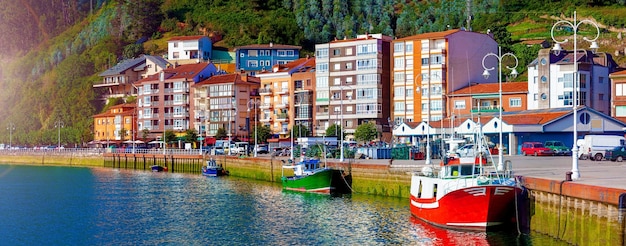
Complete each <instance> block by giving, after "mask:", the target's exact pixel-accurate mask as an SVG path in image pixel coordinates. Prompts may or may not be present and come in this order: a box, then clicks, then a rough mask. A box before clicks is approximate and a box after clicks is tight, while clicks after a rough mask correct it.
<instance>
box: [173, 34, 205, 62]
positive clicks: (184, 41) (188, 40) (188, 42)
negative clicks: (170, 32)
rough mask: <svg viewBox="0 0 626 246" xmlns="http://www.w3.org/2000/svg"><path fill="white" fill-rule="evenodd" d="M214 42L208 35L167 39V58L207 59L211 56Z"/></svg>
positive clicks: (181, 59) (182, 59)
mask: <svg viewBox="0 0 626 246" xmlns="http://www.w3.org/2000/svg"><path fill="white" fill-rule="evenodd" d="M212 50H213V44H212V43H211V39H209V38H208V37H207V36H179V37H173V38H171V39H170V40H168V41H167V59H168V60H169V61H170V62H174V61H181V62H182V63H181V64H184V63H188V62H185V61H189V60H192V61H195V62H201V61H207V60H209V59H210V58H211V53H212Z"/></svg>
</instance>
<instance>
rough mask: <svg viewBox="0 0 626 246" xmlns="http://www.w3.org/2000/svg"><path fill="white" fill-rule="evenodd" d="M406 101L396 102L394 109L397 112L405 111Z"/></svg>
mask: <svg viewBox="0 0 626 246" xmlns="http://www.w3.org/2000/svg"><path fill="white" fill-rule="evenodd" d="M404 105H405V104H404V103H403V102H396V103H394V104H393V111H395V112H404Z"/></svg>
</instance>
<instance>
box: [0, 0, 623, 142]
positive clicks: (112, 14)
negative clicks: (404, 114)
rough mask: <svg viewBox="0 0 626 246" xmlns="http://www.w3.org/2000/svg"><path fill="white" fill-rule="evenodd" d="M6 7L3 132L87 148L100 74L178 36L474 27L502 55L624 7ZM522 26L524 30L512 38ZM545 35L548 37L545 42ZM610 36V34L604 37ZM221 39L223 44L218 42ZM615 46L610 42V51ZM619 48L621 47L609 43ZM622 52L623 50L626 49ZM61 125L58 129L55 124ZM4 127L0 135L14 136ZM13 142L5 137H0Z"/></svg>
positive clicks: (170, 1) (36, 0) (353, 2)
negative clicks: (558, 21)
mask: <svg viewBox="0 0 626 246" xmlns="http://www.w3.org/2000/svg"><path fill="white" fill-rule="evenodd" d="M467 2H468V1H466V0H441V1H410V0H407V1H404V0H402V1H400V0H247V1H246V0H212V1H210V0H47V1H41V0H17V1H16V0H0V42H1V44H2V47H3V49H0V62H2V63H3V66H0V115H2V116H3V117H1V118H0V126H8V125H9V124H10V123H13V124H15V126H16V129H15V130H14V131H12V132H11V133H12V136H13V141H14V142H15V143H18V144H30V145H35V144H49V143H56V140H57V133H58V132H57V130H58V128H55V125H59V124H58V123H60V122H63V128H61V133H62V135H63V137H62V142H63V143H64V144H70V145H73V144H80V143H83V142H87V141H89V140H90V139H91V135H92V134H93V133H92V130H91V129H92V124H93V122H92V121H93V120H92V118H91V116H92V115H93V114H95V113H99V110H101V108H102V105H97V104H96V103H95V102H96V100H95V98H96V97H97V95H96V94H95V93H94V90H93V88H92V85H93V84H94V83H98V82H99V81H100V78H99V77H98V76H97V74H98V73H99V72H101V71H103V70H105V69H107V68H108V67H110V66H112V65H114V64H116V63H117V62H118V61H119V60H121V59H124V58H128V57H135V56H137V55H138V54H141V53H146V54H152V55H161V54H163V53H164V52H165V51H166V46H167V45H166V40H167V39H168V38H169V37H172V36H177V35H198V34H204V35H209V36H212V37H221V41H219V42H217V43H216V44H215V46H221V47H224V48H228V49H230V48H232V47H235V46H240V45H247V44H255V43H269V42H274V43H281V44H291V45H300V46H303V47H304V48H305V51H304V52H303V53H304V54H311V53H312V51H313V50H312V49H313V45H314V44H316V43H324V42H328V41H330V40H332V39H334V38H343V37H348V38H349V37H354V36H356V35H357V34H363V33H366V32H367V33H383V34H386V35H390V36H393V37H405V36H409V35H413V34H418V33H424V32H431V31H442V30H445V29H448V28H461V27H468V25H467V22H466V20H467V16H468V15H471V16H472V22H471V29H472V30H474V31H481V32H484V31H485V30H487V29H490V30H492V31H493V32H494V34H495V36H496V39H497V41H498V42H499V43H500V44H501V45H502V46H504V47H505V48H506V49H511V50H515V49H516V47H515V42H516V41H517V40H519V39H521V38H533V35H534V36H537V37H544V38H549V32H547V33H546V26H549V25H551V24H553V23H554V20H552V19H551V17H553V16H559V17H563V16H571V15H572V12H573V10H575V8H574V7H575V6H577V8H576V10H577V11H578V13H579V16H588V17H594V18H595V20H596V21H598V22H600V23H602V24H603V25H606V26H610V27H616V28H623V27H624V26H626V24H625V23H626V20H625V19H623V18H620V16H626V15H625V12H626V11H624V9H625V8H624V0H621V1H592V0H586V1H584V0H574V1H567V3H562V1H545V0H507V1H499V0H472V1H469V2H470V4H469V9H470V10H471V11H470V12H468V11H467V9H468V3H467ZM516 27H523V28H518V29H515V28H516ZM507 30H508V31H507ZM546 35H547V36H546ZM607 37H608V35H607ZM218 39H219V38H218ZM609 43H611V42H609ZM613 43H619V42H613ZM622 50H623V48H622ZM55 123H57V124H55ZM8 131H9V130H8V127H0V133H2V136H8V135H9V132H8ZM0 142H8V137H4V138H3V137H0Z"/></svg>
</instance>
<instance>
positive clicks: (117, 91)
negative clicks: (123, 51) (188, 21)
mask: <svg viewBox="0 0 626 246" xmlns="http://www.w3.org/2000/svg"><path fill="white" fill-rule="evenodd" d="M169 66H171V64H170V63H169V62H168V61H166V60H165V59H163V58H161V57H158V56H150V55H141V56H140V57H137V58H133V59H127V60H124V61H121V62H120V63H118V64H117V65H115V66H113V67H111V68H109V69H107V70H106V71H104V72H102V73H100V74H99V76H100V77H102V83H98V84H94V85H93V88H95V89H97V90H100V91H101V92H102V93H101V95H102V98H101V99H102V100H106V99H108V98H113V97H126V96H129V95H134V94H135V93H136V91H135V89H134V87H133V86H132V85H133V84H134V83H135V82H137V81H139V80H140V79H142V78H145V77H147V76H150V75H153V74H156V73H159V72H160V71H163V69H166V68H168V67H169Z"/></svg>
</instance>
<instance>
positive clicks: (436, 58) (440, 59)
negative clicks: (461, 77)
mask: <svg viewBox="0 0 626 246" xmlns="http://www.w3.org/2000/svg"><path fill="white" fill-rule="evenodd" d="M430 59H431V62H432V63H431V64H433V65H437V64H443V56H442V55H431V56H430Z"/></svg>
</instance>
